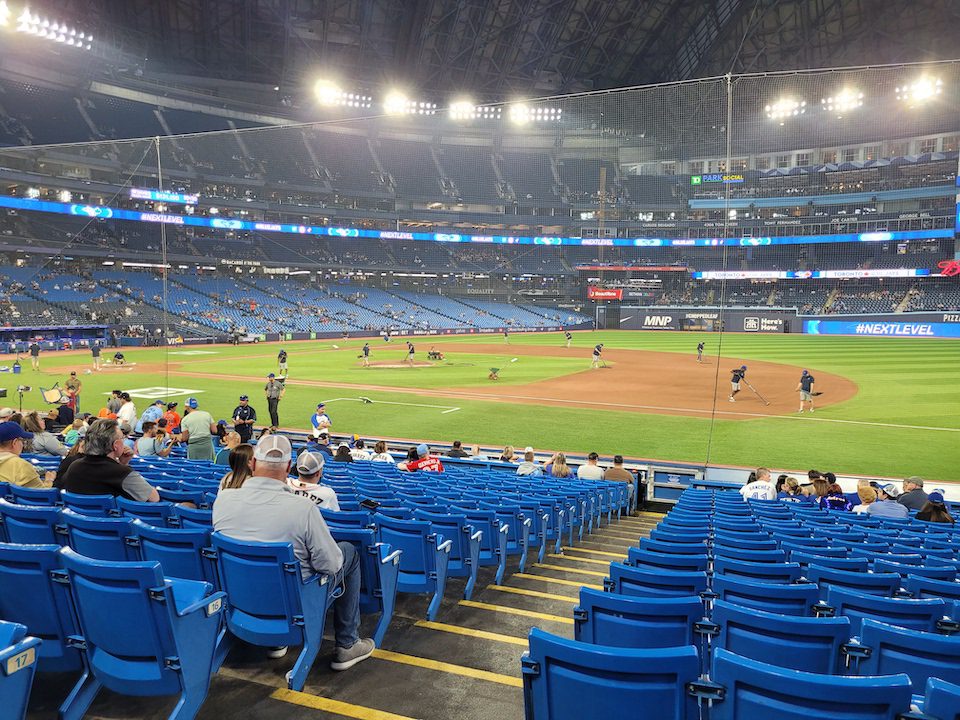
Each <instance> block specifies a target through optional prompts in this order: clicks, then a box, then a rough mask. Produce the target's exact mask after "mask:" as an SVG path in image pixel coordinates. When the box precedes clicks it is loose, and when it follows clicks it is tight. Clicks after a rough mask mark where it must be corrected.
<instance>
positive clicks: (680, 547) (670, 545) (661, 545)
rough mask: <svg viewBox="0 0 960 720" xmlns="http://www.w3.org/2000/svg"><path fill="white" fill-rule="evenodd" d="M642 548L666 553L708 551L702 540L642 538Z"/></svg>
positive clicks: (701, 553)
mask: <svg viewBox="0 0 960 720" xmlns="http://www.w3.org/2000/svg"><path fill="white" fill-rule="evenodd" d="M640 549H641V550H648V551H650V552H658V553H662V554H664V555H703V554H704V553H705V552H706V551H707V546H706V544H705V543H702V542H695V543H693V542H683V543H679V542H666V541H662V540H651V539H650V538H641V539H640Z"/></svg>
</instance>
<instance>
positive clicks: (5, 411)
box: [0, 407, 13, 423]
mask: <svg viewBox="0 0 960 720" xmlns="http://www.w3.org/2000/svg"><path fill="white" fill-rule="evenodd" d="M12 417H13V408H7V407H5V408H0V423H5V422H6V421H7V420H9V419H10V418H12Z"/></svg>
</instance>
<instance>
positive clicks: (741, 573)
mask: <svg viewBox="0 0 960 720" xmlns="http://www.w3.org/2000/svg"><path fill="white" fill-rule="evenodd" d="M713 573H714V575H724V576H727V577H739V578H747V579H748V580H756V581H759V582H771V583H783V584H789V583H792V582H796V581H797V580H798V579H799V578H800V565H799V564H798V563H764V562H747V561H746V560H732V559H731V558H727V557H718V558H716V560H714V562H713Z"/></svg>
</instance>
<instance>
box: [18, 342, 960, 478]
mask: <svg viewBox="0 0 960 720" xmlns="http://www.w3.org/2000/svg"><path fill="white" fill-rule="evenodd" d="M700 340H703V341H704V342H705V343H706V350H705V353H704V358H703V362H699V363H698V362H697V360H696V352H695V349H696V344H697V343H698V342H699V341H700ZM363 342H364V341H363V340H348V341H339V340H315V341H305V342H291V343H286V344H277V343H269V344H264V343H261V344H255V345H242V346H239V347H232V346H183V347H171V348H158V349H138V348H129V349H126V350H125V354H126V357H127V360H128V361H129V362H130V363H131V364H130V365H127V366H126V367H110V366H109V365H108V366H107V367H106V368H105V369H103V370H101V371H100V372H97V373H91V374H86V373H85V372H84V371H86V370H87V369H89V368H90V367H91V360H90V354H89V351H82V352H81V351H77V352H74V353H68V352H57V353H54V352H47V353H44V354H43V355H42V357H41V370H40V373H39V374H38V373H35V372H34V371H33V370H32V369H31V368H30V361H29V358H23V359H22V363H23V372H22V374H21V375H20V376H19V380H15V379H14V376H12V375H5V374H4V375H0V387H7V388H8V390H10V394H11V396H12V397H8V398H7V399H6V400H4V401H0V404H2V403H4V402H5V403H8V404H11V405H14V406H15V405H16V402H17V398H16V395H15V393H14V392H13V390H14V389H15V387H16V383H17V382H18V381H19V382H20V383H22V384H24V385H30V386H32V388H33V389H32V391H31V392H29V393H27V394H26V395H25V396H24V408H38V407H39V408H44V407H46V406H44V405H43V401H42V398H41V396H40V394H39V388H40V387H45V388H47V387H51V386H52V385H53V383H54V382H57V381H59V382H60V385H61V387H62V385H63V383H64V381H65V380H66V377H67V373H68V372H69V371H70V370H72V369H75V370H78V371H80V372H81V379H82V381H83V384H84V385H83V391H82V395H81V410H86V411H89V412H96V411H97V410H98V409H99V408H100V407H101V406H102V405H103V403H104V402H105V397H106V394H107V393H109V391H110V390H111V389H113V388H118V389H124V390H127V391H129V392H131V394H132V395H133V396H134V401H135V402H136V404H137V408H138V411H141V412H142V410H143V409H144V408H145V407H146V406H147V404H148V403H149V402H150V401H151V400H153V399H156V398H161V399H163V400H167V399H169V400H173V401H178V402H179V403H180V407H181V409H182V407H183V402H184V401H185V400H186V398H187V397H191V396H192V397H196V398H197V399H198V400H199V402H200V404H201V407H203V408H205V409H207V410H209V411H210V412H211V413H212V414H213V416H214V418H215V419H216V418H225V419H228V420H229V418H230V413H231V411H232V410H233V408H234V406H235V405H236V401H237V398H238V396H239V395H240V394H248V395H249V396H250V401H251V405H253V406H254V408H255V409H256V410H257V412H258V415H259V420H260V422H261V423H267V422H269V416H268V415H267V408H266V401H265V400H264V398H263V384H264V378H265V376H266V375H267V373H269V372H279V370H278V368H277V359H276V355H277V352H278V351H279V349H280V347H284V348H285V349H286V350H287V352H288V353H289V368H290V369H289V378H288V380H287V391H286V395H285V397H284V398H283V400H282V401H281V403H280V421H281V422H280V424H281V426H282V427H285V428H292V429H300V430H306V429H307V428H308V427H309V417H310V415H311V413H312V412H313V411H314V408H315V407H316V404H317V402H319V401H324V402H326V403H327V412H328V413H329V415H330V416H331V419H332V422H333V429H334V432H335V433H349V432H357V433H360V434H361V435H363V436H365V437H369V438H377V437H392V438H416V439H427V440H436V441H451V440H454V439H460V440H462V441H463V442H464V443H465V444H472V443H483V444H488V445H506V444H510V445H514V446H520V447H522V446H524V445H533V446H534V447H536V448H541V449H557V450H565V451H570V452H580V453H585V452H589V451H591V450H595V451H597V452H598V453H600V454H601V455H606V456H609V455H611V454H613V453H622V454H624V455H627V456H632V457H638V458H651V459H660V460H673V461H693V462H703V461H705V460H706V459H707V458H708V457H709V460H710V462H711V463H714V464H734V465H744V466H755V465H769V466H771V467H773V468H789V469H793V470H805V469H808V468H817V469H820V470H832V471H834V472H837V473H851V474H863V475H877V476H884V477H903V476H906V475H914V474H917V475H922V476H925V477H926V478H929V479H935V480H960V467H958V464H957V460H956V457H957V448H958V447H960V344H957V343H956V342H953V341H947V340H931V339H910V338H853V337H850V338H848V337H826V336H804V335H742V334H738V335H734V334H725V335H723V336H722V337H721V336H720V335H718V334H712V333H707V334H702V335H699V334H697V333H668V332H655V331H653V332H615V331H603V332H581V333H575V334H574V339H573V343H572V346H571V347H569V348H567V347H566V346H565V345H566V343H565V341H564V338H563V336H562V335H561V334H529V335H522V334H513V335H511V336H510V344H509V345H507V344H505V343H504V342H503V338H502V337H501V336H499V335H488V336H472V337H449V336H447V337H438V338H416V339H414V340H413V342H414V343H415V344H416V362H415V364H414V365H413V366H412V367H411V366H406V365H404V363H403V360H404V358H405V357H406V346H405V343H404V340H403V339H394V340H393V341H392V342H390V343H385V342H384V341H383V340H382V339H376V340H371V341H370V345H371V355H370V360H371V367H362V365H361V361H360V359H359V357H358V355H359V353H360V348H361V346H362V345H363ZM597 343H604V352H603V358H604V361H605V363H606V365H607V367H601V368H597V369H591V368H590V362H591V354H592V351H593V347H594V345H595V344H597ZM431 348H435V349H436V350H438V351H440V352H442V353H443V355H444V357H443V359H442V360H428V359H427V352H428V350H430V349H431ZM110 355H112V350H111V351H106V352H105V353H104V358H108V357H109V356H110ZM0 362H2V363H4V364H10V362H11V359H10V358H9V356H8V357H7V358H6V359H4V360H2V361H0ZM741 364H745V365H747V366H748V371H747V380H748V381H749V382H750V384H751V385H752V386H753V389H750V388H746V387H745V388H744V389H743V391H742V392H740V393H739V394H738V395H737V397H736V402H734V403H731V402H729V401H728V394H729V391H730V384H729V380H730V371H731V369H733V368H734V367H739V366H740V365H741ZM493 368H497V369H498V373H497V374H498V376H499V379H490V374H491V370H492V369H493ZM802 369H807V370H808V371H809V372H810V373H812V374H813V375H814V377H815V378H816V383H815V388H814V389H815V390H816V391H817V392H820V393H822V394H821V395H819V396H817V397H816V401H815V404H816V411H815V412H814V413H809V412H804V413H803V414H798V413H797V409H798V407H799V399H798V393H797V392H796V387H797V382H798V380H799V377H800V373H801V370H802ZM362 398H367V399H368V400H370V401H372V402H365V401H364V400H363V399H362ZM714 398H716V402H714ZM708 453H709V456H708Z"/></svg>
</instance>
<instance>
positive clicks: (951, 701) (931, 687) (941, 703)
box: [923, 678, 960, 720]
mask: <svg viewBox="0 0 960 720" xmlns="http://www.w3.org/2000/svg"><path fill="white" fill-rule="evenodd" d="M923 712H924V713H925V714H926V715H927V716H929V717H932V718H936V719H937V720H960V685H955V684H954V683H948V682H945V681H943V680H939V679H937V678H930V679H929V680H927V688H926V692H925V693H924V703H923Z"/></svg>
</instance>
